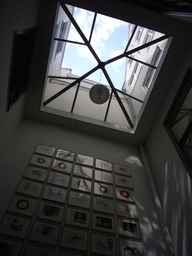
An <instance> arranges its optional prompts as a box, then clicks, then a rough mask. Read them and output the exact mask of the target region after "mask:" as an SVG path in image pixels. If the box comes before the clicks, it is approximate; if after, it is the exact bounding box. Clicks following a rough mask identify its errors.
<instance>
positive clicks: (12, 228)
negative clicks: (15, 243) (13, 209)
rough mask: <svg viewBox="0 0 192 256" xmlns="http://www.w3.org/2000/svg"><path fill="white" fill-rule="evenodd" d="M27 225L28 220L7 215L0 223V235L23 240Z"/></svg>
mask: <svg viewBox="0 0 192 256" xmlns="http://www.w3.org/2000/svg"><path fill="white" fill-rule="evenodd" d="M29 223H30V219H26V218H20V217H17V216H12V215H8V214H7V215H5V217H4V219H3V221H2V222H1V226H0V234H4V235H8V236H15V237H20V238H25V236H26V233H27V230H28V227H29Z"/></svg>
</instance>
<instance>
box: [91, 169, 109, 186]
mask: <svg viewBox="0 0 192 256" xmlns="http://www.w3.org/2000/svg"><path fill="white" fill-rule="evenodd" d="M95 180H98V181H101V182H107V183H113V175H112V173H109V172H104V171H101V170H95Z"/></svg>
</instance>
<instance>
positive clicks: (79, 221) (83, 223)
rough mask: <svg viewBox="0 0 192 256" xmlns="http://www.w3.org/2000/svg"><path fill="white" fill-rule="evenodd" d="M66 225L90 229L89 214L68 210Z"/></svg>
mask: <svg viewBox="0 0 192 256" xmlns="http://www.w3.org/2000/svg"><path fill="white" fill-rule="evenodd" d="M65 223H66V224H69V225H73V226H79V227H84V228H88V227H89V212H87V211H83V210H79V209H73V208H69V207H68V208H67V214H66V220H65Z"/></svg>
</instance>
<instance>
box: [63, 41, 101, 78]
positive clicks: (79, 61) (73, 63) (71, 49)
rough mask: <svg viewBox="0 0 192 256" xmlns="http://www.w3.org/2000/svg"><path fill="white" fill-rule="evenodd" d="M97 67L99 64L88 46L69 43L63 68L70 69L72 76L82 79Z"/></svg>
mask: <svg viewBox="0 0 192 256" xmlns="http://www.w3.org/2000/svg"><path fill="white" fill-rule="evenodd" d="M96 65H97V62H96V60H95V58H94V57H93V55H92V54H91V52H90V50H89V49H88V48H87V46H84V45H77V44H72V43H67V47H66V52H65V55H64V58H63V62H62V68H69V69H71V74H73V75H75V76H78V77H80V76H82V75H84V74H85V73H87V72H88V71H89V70H91V69H92V68H94V67H95V66H96Z"/></svg>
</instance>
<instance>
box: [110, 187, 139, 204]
mask: <svg viewBox="0 0 192 256" xmlns="http://www.w3.org/2000/svg"><path fill="white" fill-rule="evenodd" d="M115 190H116V199H120V200H124V201H128V202H135V196H134V193H133V191H132V190H129V189H125V188H118V187H116V188H115Z"/></svg>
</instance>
